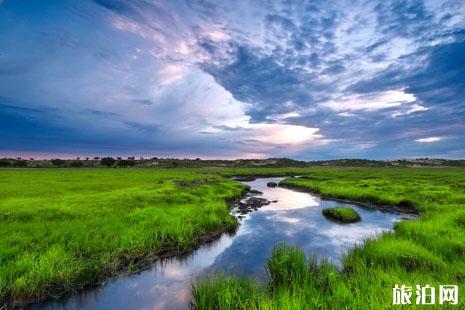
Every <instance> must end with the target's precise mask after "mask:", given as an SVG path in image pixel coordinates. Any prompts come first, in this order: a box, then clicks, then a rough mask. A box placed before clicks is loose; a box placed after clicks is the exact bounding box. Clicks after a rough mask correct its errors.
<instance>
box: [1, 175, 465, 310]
mask: <svg viewBox="0 0 465 310" xmlns="http://www.w3.org/2000/svg"><path fill="white" fill-rule="evenodd" d="M238 174H260V175H277V174H302V175H305V178H302V179H300V178H289V179H286V180H285V181H284V182H283V183H284V184H286V185H288V186H297V187H300V188H303V189H306V190H310V191H314V192H317V193H320V194H321V195H324V196H333V197H338V198H344V199H350V200H356V201H361V202H367V203H374V204H382V205H388V206H389V205H392V206H395V205H402V206H406V207H413V208H416V209H417V210H418V211H420V212H421V218H420V219H419V220H417V221H411V222H402V223H398V224H396V225H395V232H394V233H388V234H384V235H382V236H381V237H380V238H378V239H376V240H369V241H367V242H365V244H364V245H363V246H358V247H356V248H354V249H353V250H352V251H351V252H350V253H349V254H348V255H347V257H346V258H345V259H344V268H343V269H342V270H338V269H336V268H335V267H334V266H332V265H331V264H329V263H326V262H323V263H321V264H317V262H316V259H315V258H312V257H310V258H305V256H304V255H303V253H302V251H301V250H299V249H297V248H294V247H289V246H286V245H278V246H277V247H276V249H275V250H274V251H273V254H272V255H271V257H270V259H269V260H268V262H267V266H266V267H267V270H268V278H269V279H268V283H267V284H266V285H264V286H260V285H258V284H257V283H255V282H254V280H251V279H237V278H225V277H224V276H218V277H214V278H210V279H208V280H205V281H203V282H200V283H198V284H197V285H196V286H195V287H194V289H193V292H194V297H195V301H196V303H197V306H198V308H200V309H231V308H233V309H254V308H257V309H258V308H260V309H312V308H316V307H319V308H322V309H344V308H346V309H378V308H388V307H389V306H390V305H391V303H392V300H391V298H392V293H391V292H392V287H393V286H394V285H395V284H399V285H400V284H406V285H415V284H420V285H425V284H429V285H432V286H435V287H438V286H439V285H440V284H457V285H459V286H460V289H459V294H460V296H459V300H460V302H461V304H460V305H459V306H457V307H455V308H457V309H458V308H464V298H465V296H464V293H463V284H464V282H465V264H464V261H465V208H464V206H465V170H464V169H460V168H456V169H443V168H441V169H396V168H387V169H383V168H359V169H300V168H292V169H226V170H225V169H220V168H215V169H27V170H26V169H23V170H21V169H18V170H14V169H7V170H0V225H1V227H2V232H3V233H2V234H1V235H0V296H1V298H2V300H1V302H4V301H5V300H6V299H7V298H8V299H10V298H11V299H13V300H14V301H15V302H17V303H24V302H29V301H39V300H43V299H44V298H50V297H55V296H59V295H61V294H63V293H65V292H69V291H72V290H76V289H80V288H82V287H84V286H86V285H90V284H95V283H98V282H100V281H102V280H103V279H105V278H107V277H109V276H114V275H116V274H119V273H121V272H131V271H136V270H138V269H139V268H140V267H141V266H144V265H146V264H148V263H149V262H150V261H152V260H153V259H156V258H157V256H158V255H163V254H165V253H176V252H182V251H184V250H188V249H190V248H192V247H194V246H195V245H197V244H198V243H199V238H200V236H203V235H206V234H209V233H211V232H214V231H218V230H222V229H230V228H233V227H235V226H236V224H237V223H236V221H235V220H234V218H233V217H231V216H230V215H229V212H228V207H227V204H226V203H225V201H226V200H228V199H231V198H232V197H236V196H238V195H239V194H240V193H241V191H242V190H243V189H244V187H243V186H242V185H240V184H239V183H237V182H233V181H229V180H227V179H225V178H224V177H225V176H232V175H238ZM0 304H1V303H0Z"/></svg>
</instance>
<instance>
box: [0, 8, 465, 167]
mask: <svg viewBox="0 0 465 310" xmlns="http://www.w3.org/2000/svg"><path fill="white" fill-rule="evenodd" d="M106 155H111V156H158V157H180V158H183V157H187V158H195V157H201V158H206V159H212V158H224V159H236V158H268V157H290V158H295V159H300V160H322V159H337V158H369V159H398V158H415V157H436V158H439V157H440V158H451V159H458V158H465V1H464V0H452V1H438V0H427V1H420V0H418V1H404V0H402V1H398V0H394V1H390V0H386V1H381V0H380V1H365V0H363V1H352V0H351V1H323V0H322V1H320V0H312V1H295V0H283V1H271V0H268V1H262V0H256V1H249V0H241V1H213V0H212V1H210V0H198V1H194V0H192V1H182V0H176V1H167V0H166V1H162V0H132V1H126V0H93V1H91V0H55V1H50V0H3V1H2V0H0V157H2V156H14V157H17V156H23V157H25V156H27V157H39V158H40V157H73V156H83V157H84V156H106Z"/></svg>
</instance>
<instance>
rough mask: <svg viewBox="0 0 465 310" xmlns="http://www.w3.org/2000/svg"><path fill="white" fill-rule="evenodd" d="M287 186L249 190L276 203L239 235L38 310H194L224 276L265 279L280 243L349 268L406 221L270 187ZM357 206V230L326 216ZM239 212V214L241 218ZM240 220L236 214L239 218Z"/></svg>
mask: <svg viewBox="0 0 465 310" xmlns="http://www.w3.org/2000/svg"><path fill="white" fill-rule="evenodd" d="M281 180H283V178H259V179H256V180H255V181H250V182H243V183H244V184H247V185H249V186H250V187H251V188H252V189H255V190H258V191H261V192H263V194H261V195H259V196H257V197H263V198H266V199H268V200H270V201H276V202H273V203H271V204H269V205H267V206H264V207H262V208H260V209H258V210H257V211H254V212H251V213H248V214H247V215H245V217H244V218H243V219H241V225H240V226H239V228H238V230H237V232H236V233H234V234H229V235H228V234H223V235H222V236H221V237H220V238H219V239H218V240H216V241H214V242H212V243H209V244H206V245H204V246H201V247H200V248H199V249H198V250H196V251H194V252H192V253H190V254H189V255H186V256H182V257H176V258H172V259H165V260H162V261H158V262H156V263H155V264H154V265H153V266H152V267H151V268H150V269H147V270H145V271H143V272H141V273H139V274H136V275H133V276H122V277H119V278H116V279H113V280H109V281H107V283H105V284H104V285H102V286H100V287H97V288H93V289H89V290H86V291H84V292H81V293H79V294H76V295H73V296H70V297H68V298H65V299H62V300H58V301H54V302H50V303H46V304H41V305H37V306H35V307H33V308H34V309H47V310H51V309H67V310H69V309H187V308H188V307H189V302H190V301H191V285H192V283H193V282H194V281H195V279H198V278H200V277H203V276H205V275H208V274H213V273H216V272H222V273H225V274H233V275H247V276H253V277H255V278H257V279H258V280H260V281H263V280H264V279H265V269H264V266H265V262H266V259H267V257H268V256H269V255H270V253H271V250H272V248H273V246H274V244H276V243H277V242H286V243H289V244H294V245H298V246H300V247H301V248H302V249H303V250H304V251H305V253H306V254H307V255H308V256H310V255H316V256H317V257H318V258H320V259H321V258H324V259H328V260H330V261H332V262H333V263H335V264H336V265H339V266H340V265H341V260H342V258H343V255H344V254H345V253H346V252H347V250H349V249H350V248H352V247H353V246H354V245H356V244H360V243H362V242H363V240H365V239H367V238H372V237H374V236H376V235H378V234H380V233H382V232H384V231H389V230H391V229H392V228H393V225H394V222H396V221H399V220H401V215H399V214H392V213H386V212H381V211H379V210H376V209H372V208H366V207H362V206H359V205H356V204H350V203H344V202H339V201H333V200H325V199H321V198H320V197H318V196H316V195H312V194H309V193H304V192H297V191H294V190H290V189H286V188H281V187H274V188H270V187H267V183H268V182H277V183H278V182H280V181H281ZM335 206H349V207H352V208H354V209H355V210H356V211H357V212H358V213H359V214H360V216H361V217H362V221H361V222H358V223H355V224H338V223H335V222H332V221H329V220H327V219H326V218H325V217H324V216H323V215H322V214H321V210H322V208H326V207H335ZM236 211H237V210H236ZM233 212H234V211H233Z"/></svg>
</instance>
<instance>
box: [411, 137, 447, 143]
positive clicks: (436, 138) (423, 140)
mask: <svg viewBox="0 0 465 310" xmlns="http://www.w3.org/2000/svg"><path fill="white" fill-rule="evenodd" d="M441 140H443V138H442V137H428V138H420V139H416V140H415V142H420V143H432V142H438V141H441Z"/></svg>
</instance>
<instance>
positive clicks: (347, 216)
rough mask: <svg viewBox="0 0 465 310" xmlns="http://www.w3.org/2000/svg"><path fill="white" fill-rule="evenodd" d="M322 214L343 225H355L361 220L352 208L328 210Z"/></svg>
mask: <svg viewBox="0 0 465 310" xmlns="http://www.w3.org/2000/svg"><path fill="white" fill-rule="evenodd" d="M321 213H323V215H324V216H326V217H328V218H330V219H332V220H335V221H338V222H342V223H355V222H358V221H360V220H361V218H360V215H359V214H358V213H357V211H355V210H354V209H352V208H345V207H337V208H326V209H323V210H322V211H321Z"/></svg>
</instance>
